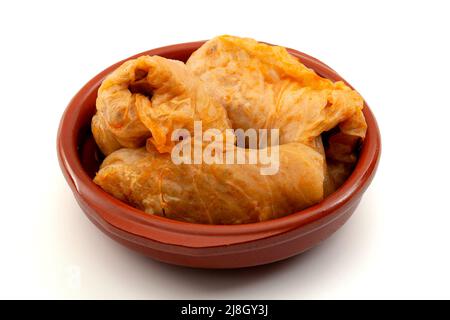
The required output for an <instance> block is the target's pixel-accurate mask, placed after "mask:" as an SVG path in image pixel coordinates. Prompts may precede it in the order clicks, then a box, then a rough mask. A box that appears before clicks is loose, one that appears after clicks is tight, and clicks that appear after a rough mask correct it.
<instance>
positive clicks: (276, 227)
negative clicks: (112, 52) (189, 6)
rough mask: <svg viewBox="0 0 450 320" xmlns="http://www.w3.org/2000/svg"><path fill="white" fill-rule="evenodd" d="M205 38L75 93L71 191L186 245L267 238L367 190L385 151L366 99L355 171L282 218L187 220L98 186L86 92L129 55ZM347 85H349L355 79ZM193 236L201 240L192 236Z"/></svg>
mask: <svg viewBox="0 0 450 320" xmlns="http://www.w3.org/2000/svg"><path fill="white" fill-rule="evenodd" d="M204 42H205V41H196V42H188V43H180V44H175V45H170V46H165V47H161V48H156V49H152V50H148V51H144V52H142V53H139V54H136V55H134V56H131V57H129V58H127V59H124V60H122V61H119V62H117V63H115V64H113V65H112V66H110V67H108V68H106V69H105V70H103V71H102V72H100V73H99V74H97V75H96V76H95V77H94V78H92V79H91V80H90V81H88V82H87V83H86V85H84V86H83V87H82V88H81V89H80V91H79V92H78V93H77V94H76V95H75V96H74V97H73V98H72V100H71V101H70V103H69V104H68V106H67V108H66V110H65V112H64V114H63V116H62V118H61V121H60V125H59V129H58V135H57V153H58V158H59V163H60V166H61V169H62V171H63V173H64V175H65V177H66V180H67V182H68V183H69V185H70V187H71V189H72V191H73V192H74V193H75V194H76V195H77V196H78V197H76V198H77V199H78V201H80V200H81V201H83V202H85V204H87V205H88V206H90V207H91V208H92V209H93V210H95V211H96V212H97V213H98V214H99V215H100V216H101V217H102V218H103V219H104V220H105V221H106V222H108V223H110V224H112V225H113V226H115V227H117V228H119V229H121V230H123V231H126V232H129V233H131V234H134V235H138V236H142V237H144V238H147V239H151V240H155V241H158V242H162V243H166V244H174V245H181V246H186V247H213V246H220V245H230V244H236V243H242V242H247V241H254V240H258V239H263V238H267V237H270V236H273V235H277V234H280V233H283V232H287V231H289V230H292V229H295V228H299V227H302V226H305V225H307V224H310V223H312V222H314V221H317V220H319V219H321V218H324V217H326V216H327V215H330V214H332V213H333V212H335V211H336V210H337V209H339V208H341V207H343V206H346V205H347V204H349V203H350V202H351V200H352V199H353V198H358V197H360V196H361V195H362V193H363V192H364V191H365V190H366V188H367V187H368V185H369V184H370V182H371V180H372V177H373V175H374V173H375V171H376V168H377V165H378V162H379V157H380V152H381V138H380V132H379V129H378V125H377V122H376V119H375V117H374V115H373V113H372V112H371V110H370V108H369V106H368V105H367V103H365V106H364V109H363V112H364V115H365V117H366V122H367V125H368V128H367V136H366V139H365V141H364V143H363V146H362V149H361V152H360V156H359V159H358V162H357V164H356V167H355V169H354V171H353V173H352V174H351V175H350V177H349V178H348V179H347V180H346V181H345V182H344V184H343V185H342V186H341V187H340V188H339V189H338V190H336V191H335V192H334V193H332V194H331V195H329V196H328V197H326V198H325V199H324V200H322V201H321V202H320V203H318V204H316V205H313V206H311V207H309V208H307V209H304V210H302V211H299V212H296V213H292V214H290V215H287V216H284V217H282V218H277V219H273V220H268V221H263V222H256V223H249V224H241V225H206V224H195V223H189V222H182V221H177V220H172V219H168V218H164V217H160V216H156V215H150V214H146V213H145V212H143V211H141V210H138V209H136V208H133V207H131V206H129V205H127V204H126V203H124V202H122V201H120V200H118V199H116V198H114V197H113V196H111V195H109V194H108V193H106V192H105V191H103V190H102V189H101V188H100V187H99V186H97V185H96V184H95V183H94V182H93V181H92V179H91V178H90V177H89V175H88V174H87V173H86V172H85V170H84V169H83V167H82V164H81V161H80V157H79V153H78V142H77V141H78V138H77V137H76V136H77V135H78V132H79V130H80V128H81V127H80V124H79V119H78V116H80V111H81V110H82V108H83V107H84V108H86V106H84V105H83V102H84V100H85V99H86V97H87V96H88V95H89V94H92V91H93V90H95V91H96V90H97V88H98V86H99V85H100V83H101V81H102V80H103V79H104V77H105V76H106V75H107V74H109V73H110V72H111V71H112V70H113V69H115V68H117V67H118V66H119V65H120V64H121V63H123V62H124V61H126V60H129V59H133V58H136V57H138V56H141V55H146V54H147V55H162V56H164V55H167V54H170V53H171V52H176V51H177V50H178V51H179V50H184V51H191V52H192V51H194V50H195V49H197V48H198V47H200V46H201V45H202V44H203V43H204ZM287 49H288V51H289V52H290V53H291V54H293V55H294V56H296V57H298V58H300V60H301V61H302V62H303V63H304V64H305V65H306V66H308V67H310V68H312V69H313V70H315V71H316V72H317V73H318V74H320V75H322V76H324V77H327V78H329V79H331V80H334V81H336V80H342V81H344V82H346V81H345V80H344V79H343V78H342V77H341V76H339V75H338V74H337V73H336V72H335V71H334V70H333V69H331V68H330V67H328V66H327V65H325V64H324V63H322V62H321V61H319V60H317V59H315V58H313V57H311V56H309V55H307V54H305V53H302V52H300V51H297V50H294V49H289V48H287ZM346 83H347V82H346ZM347 84H348V83H347ZM348 85H349V86H350V84H348ZM80 121H81V120H80ZM138 226H139V227H140V226H142V228H137V227H138ZM146 228H147V229H148V230H147V229H146ZM138 229H139V230H138ZM146 230H147V231H146ZM152 230H153V231H154V230H158V232H159V231H161V232H162V233H161V234H159V233H158V234H155V233H154V232H152ZM190 239H191V240H192V239H196V240H194V241H191V240H190ZM214 239H215V240H214ZM191 242H192V243H191Z"/></svg>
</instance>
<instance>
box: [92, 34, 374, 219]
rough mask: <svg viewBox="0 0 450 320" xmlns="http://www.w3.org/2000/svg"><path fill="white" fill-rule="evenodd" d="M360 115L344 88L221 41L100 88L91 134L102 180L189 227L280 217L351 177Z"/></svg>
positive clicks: (133, 70)
mask: <svg viewBox="0 0 450 320" xmlns="http://www.w3.org/2000/svg"><path fill="white" fill-rule="evenodd" d="M363 105H364V102H363V99H362V97H361V96H360V95H359V94H358V93H357V92H356V91H355V90H353V89H351V88H349V87H348V86H347V85H345V84H344V83H343V82H332V81H331V80H328V79H325V78H322V77H320V76H319V75H317V74H316V73H315V72H314V71H313V70H311V69H308V68H307V67H305V66H304V65H303V64H302V63H301V62H300V61H299V60H298V59H297V58H295V57H293V56H291V55H290V54H289V53H288V52H287V51H286V49H284V48H282V47H278V46H271V45H268V44H263V43H259V42H257V41H255V40H252V39H246V38H239V37H233V36H220V37H217V38H214V39H212V40H210V41H208V42H206V43H205V44H204V45H202V46H201V47H200V48H199V49H198V50H197V51H195V52H194V53H193V54H192V55H191V57H190V58H189V59H188V60H187V62H186V63H183V62H180V61H175V60H170V59H166V58H163V57H158V56H141V57H139V58H137V59H132V60H129V61H127V62H125V63H124V64H122V65H121V66H120V67H119V68H117V69H116V70H115V71H114V72H112V73H111V74H110V75H109V76H107V77H106V79H105V80H104V81H103V83H102V85H101V86H100V89H99V90H98V97H97V102H96V107H97V113H96V114H95V116H94V117H93V119H92V132H93V135H94V138H95V141H96V143H97V145H98V146H99V148H100V150H101V151H102V153H103V154H104V155H105V156H106V158H105V159H104V161H103V163H102V165H101V167H100V170H99V171H98V172H97V174H96V176H95V178H94V182H95V183H96V184H97V185H99V186H100V187H101V188H102V189H103V190H105V191H106V192H108V193H110V194H111V195H113V196H114V197H116V198H118V199H120V200H122V201H124V202H126V203H128V204H130V205H132V206H133V207H136V208H138V209H141V210H142V211H145V212H146V213H148V214H154V215H159V216H164V217H167V218H171V219H176V220H181V221H187V222H194V223H204V224H243V223H251V222H259V221H264V220H270V219H274V218H278V217H282V216H285V215H288V214H291V213H294V212H297V211H300V210H302V209H305V208H307V207H309V206H311V205H313V204H316V203H318V202H320V201H321V200H322V199H324V197H326V196H327V195H329V194H330V193H332V192H333V191H335V190H336V189H337V188H339V186H340V185H341V184H342V183H343V182H344V181H345V180H346V178H347V177H348V176H349V174H350V173H351V171H352V169H353V167H354V165H355V163H356V161H357V156H358V147H359V145H360V143H361V142H362V141H363V139H364V137H365V133H366V127H367V126H366V122H365V119H364V115H363V113H362V108H363ZM199 127H201V132H203V131H204V132H205V134H206V133H209V137H208V139H205V135H204V134H198V130H197V129H198V128H199ZM264 130H265V131H264ZM246 133H248V134H247V135H246ZM252 133H253V135H252ZM242 137H244V138H242ZM251 138H254V139H253V142H256V146H255V145H251V142H252V141H250V140H251ZM205 154H206V155H209V156H210V157H209V159H206V158H205V157H204V155H205ZM174 155H175V156H177V157H174ZM199 155H200V156H199ZM203 158H205V159H203ZM224 159H227V160H228V159H234V160H236V159H240V160H241V161H240V162H239V161H230V162H227V161H224ZM198 160H199V161H198ZM203 160H205V161H203ZM268 160H273V161H272V162H271V161H268ZM274 163H275V164H274ZM272 169H274V170H272Z"/></svg>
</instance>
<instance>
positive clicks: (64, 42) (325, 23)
mask: <svg viewBox="0 0 450 320" xmlns="http://www.w3.org/2000/svg"><path fill="white" fill-rule="evenodd" d="M449 14H450V8H449V6H448V2H447V1H424V2H423V3H419V2H415V1H405V2H400V1H398V2H397V1H395V2H394V1H389V2H381V1H373V2H371V3H368V2H365V1H351V2H350V1H330V2H322V1H305V2H301V1H292V2H287V1H281V0H276V1H258V2H253V1H243V0H239V1H230V0H227V1H220V2H219V1H215V2H214V1H173V0H171V1H158V2H154V3H153V2H151V1H142V2H132V1H123V0H122V1H107V2H106V1H105V2H100V1H98V2H97V1H95V2H94V1H88V2H82V1H74V2H72V3H68V2H67V3H66V2H65V1H64V2H63V1H55V2H47V1H29V2H23V1H14V2H12V1H11V2H6V1H2V2H1V4H0V33H1V37H0V72H1V74H0V93H1V96H0V105H1V107H0V115H1V123H0V130H1V142H2V146H1V150H2V151H1V157H0V161H1V165H0V168H1V170H2V171H1V174H2V175H1V184H0V188H1V190H0V194H1V209H0V212H1V222H0V225H1V230H0V262H1V264H0V298H148V299H154V298H158V299H172V298H177V299H181V298H211V299H217V298H225V299H226V298H236V299H238V298H248V299H259V298H271V299H279V298H287V299H291V298H295V299H303V298H306V299H312V298H447V299H448V298H450V253H449V252H450V250H449V245H450V210H449V199H450V195H449V178H450V177H449V173H448V163H449V155H450V153H449V140H448V138H449V133H448V132H449V126H450V122H449V116H450V111H449V110H450V88H449V85H450V81H449V74H450V62H449V60H450V59H449V58H450V46H449V43H450V39H449V38H450V37H449V32H450V22H449V21H450V19H449ZM224 33H227V34H233V35H239V36H248V37H253V38H256V39H258V40H262V41H266V42H271V43H276V44H280V45H284V46H288V47H292V48H295V49H298V50H300V51H303V52H306V53H308V54H310V55H313V56H315V57H317V58H319V59H321V60H322V61H324V62H325V63H327V64H328V65H330V66H332V67H333V68H334V69H335V70H337V71H338V72H339V73H340V74H341V75H343V76H344V77H345V78H346V79H347V80H348V81H349V82H350V83H351V84H352V85H354V86H355V87H356V89H358V90H359V91H360V93H361V94H362V95H363V96H364V97H365V99H366V100H367V101H368V103H369V105H370V106H371V108H372V110H373V112H374V113H375V115H376V117H377V119H378V121H379V125H380V130H381V133H382V141H383V154H382V158H381V163H380V166H379V169H378V173H377V175H376V177H375V180H374V181H373V184H372V185H371V186H370V188H369V190H368V191H367V193H366V194H365V197H364V198H363V201H362V202H361V205H360V206H359V208H358V210H357V211H356V212H355V214H354V216H353V217H352V218H351V219H350V221H349V222H348V223H347V224H346V225H345V226H344V227H343V228H342V229H340V230H339V231H338V232H337V233H336V234H335V235H334V236H332V237H331V238H330V239H328V240H327V241H326V242H325V243H323V244H322V245H321V246H319V247H317V248H315V249H313V250H311V251H309V252H307V253H305V254H303V255H301V256H298V257H295V258H292V259H289V260H286V261H283V262H279V263H275V264H272V265H268V266H263V267H257V268H251V269H245V270H237V271H205V270H195V269H187V268H182V267H174V266H169V265H165V264H162V263H158V262H155V261H152V260H150V259H148V258H145V257H143V256H141V255H139V254H137V253H134V252H132V251H129V250H128V249H126V248H124V247H122V246H120V245H119V244H116V243H115V242H113V241H112V240H110V239H109V238H107V237H106V236H105V235H103V234H102V233H101V232H100V231H99V230H97V229H96V227H95V226H93V225H92V224H91V223H90V222H89V221H88V220H87V218H86V217H85V216H84V214H83V213H82V211H81V210H80V209H79V207H78V206H77V204H76V203H75V200H74V198H73V197H72V194H71V191H70V190H69V188H68V186H67V184H66V183H65V180H64V179H63V176H62V174H61V172H60V169H59V166H58V163H57V157H56V151H55V149H56V143H55V140H56V132H57V126H58V122H59V119H60V117H61V115H62V113H63V111H64V108H65V107H66V105H67V103H68V102H69V100H70V99H71V97H72V96H73V95H74V94H75V93H76V92H77V91H78V89H80V88H81V86H82V85H83V84H84V83H85V82H87V81H88V80H89V79H90V78H91V77H93V76H94V75H95V74H97V73H98V72H100V71H101V70H103V69H104V68H105V67H107V66H109V65H111V64H112V63H114V62H116V61H118V60H121V59H123V58H126V57H128V56H130V55H133V54H135V53H138V52H141V51H144V50H148V49H151V48H155V47H159V46H164V45H168V44H173V43H180V42H187V41H194V40H200V39H208V38H211V37H213V36H216V35H219V34H224ZM73 271H75V272H77V271H79V272H80V279H81V281H80V283H79V285H77V283H76V282H74V281H73V280H74V279H73V274H72V275H71V272H73Z"/></svg>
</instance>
